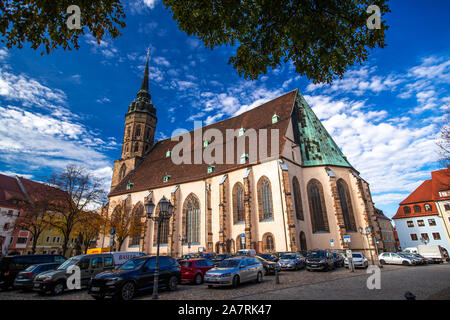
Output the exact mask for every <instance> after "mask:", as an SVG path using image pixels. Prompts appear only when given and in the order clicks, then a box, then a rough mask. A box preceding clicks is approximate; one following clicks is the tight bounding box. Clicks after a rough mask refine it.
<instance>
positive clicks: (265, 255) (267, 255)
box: [258, 253, 279, 262]
mask: <svg viewBox="0 0 450 320" xmlns="http://www.w3.org/2000/svg"><path fill="white" fill-rule="evenodd" d="M258 256H260V257H261V258H263V259H265V260H268V261H272V262H278V260H279V259H278V257H277V256H276V255H274V254H271V253H261V254H259V255H258Z"/></svg>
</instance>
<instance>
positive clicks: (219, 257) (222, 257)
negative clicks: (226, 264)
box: [216, 254, 228, 260]
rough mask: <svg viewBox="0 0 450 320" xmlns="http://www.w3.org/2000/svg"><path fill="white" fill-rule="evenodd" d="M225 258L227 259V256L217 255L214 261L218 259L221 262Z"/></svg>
mask: <svg viewBox="0 0 450 320" xmlns="http://www.w3.org/2000/svg"><path fill="white" fill-rule="evenodd" d="M227 257H228V255H227V254H218V255H217V256H216V259H218V260H223V259H226V258H227Z"/></svg>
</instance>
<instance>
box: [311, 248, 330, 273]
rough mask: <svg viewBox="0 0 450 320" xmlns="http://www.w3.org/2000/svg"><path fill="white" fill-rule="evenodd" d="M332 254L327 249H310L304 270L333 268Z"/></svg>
mask: <svg viewBox="0 0 450 320" xmlns="http://www.w3.org/2000/svg"><path fill="white" fill-rule="evenodd" d="M334 268H335V265H334V256H333V254H332V253H331V252H329V251H328V250H312V251H311V252H310V253H309V254H308V256H307V258H306V270H308V271H311V270H323V271H328V270H333V269H334Z"/></svg>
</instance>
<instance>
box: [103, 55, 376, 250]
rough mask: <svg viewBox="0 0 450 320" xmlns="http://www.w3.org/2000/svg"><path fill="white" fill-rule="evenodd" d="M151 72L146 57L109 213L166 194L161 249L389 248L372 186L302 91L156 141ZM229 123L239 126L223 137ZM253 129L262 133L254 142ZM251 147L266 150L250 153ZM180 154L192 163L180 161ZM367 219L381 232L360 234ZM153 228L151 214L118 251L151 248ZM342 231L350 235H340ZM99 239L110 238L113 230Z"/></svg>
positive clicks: (138, 209) (137, 208)
mask: <svg viewBox="0 0 450 320" xmlns="http://www.w3.org/2000/svg"><path fill="white" fill-rule="evenodd" d="M148 72H149V68H148V59H147V65H146V67H145V72H144V78H143V81H142V85H141V88H140V90H139V92H138V94H137V99H136V100H135V101H133V102H132V103H131V104H130V106H129V107H128V112H127V113H126V114H125V128H124V138H123V146H122V153H121V158H120V159H118V160H116V161H115V163H114V169H113V176H112V184H111V190H110V193H109V196H108V197H109V216H110V217H111V216H112V215H114V210H115V206H117V205H120V204H123V203H127V204H128V206H129V207H130V208H132V210H133V213H135V214H138V215H140V216H141V217H143V218H142V219H145V213H144V204H145V203H146V201H148V200H149V199H152V201H153V202H154V203H155V204H157V203H158V201H159V200H160V199H161V198H162V197H163V196H165V197H166V198H167V199H169V200H170V201H171V202H172V204H173V205H174V213H173V215H172V217H171V219H170V221H167V222H166V223H164V224H163V226H162V232H161V235H162V236H161V253H162V254H167V255H172V256H179V255H180V254H181V252H183V253H188V252H198V251H202V250H204V251H208V252H217V253H233V252H235V251H236V250H238V249H240V248H253V249H255V250H256V251H257V252H272V251H300V250H310V249H316V248H321V249H346V248H351V249H353V250H357V251H368V250H371V251H373V253H374V254H375V243H378V248H377V249H378V250H379V251H383V250H384V246H383V240H382V236H381V230H380V226H379V224H378V221H377V219H378V217H377V214H376V211H375V208H374V203H373V201H372V197H371V194H370V188H369V184H368V183H367V182H366V181H365V180H364V179H362V178H361V177H360V176H359V172H358V171H357V170H356V169H355V168H353V166H352V165H351V164H350V163H349V161H348V160H347V159H346V157H345V155H344V154H343V153H342V151H341V150H340V148H339V147H338V146H337V144H336V143H335V142H334V140H333V139H332V137H331V136H330V135H329V133H328V132H327V130H326V129H325V128H324V127H323V125H322V124H321V122H320V120H319V119H318V118H317V116H316V115H315V114H314V112H313V110H312V109H311V108H310V107H309V105H308V103H307V102H306V101H305V99H304V98H303V96H302V95H301V94H300V92H299V91H298V90H294V91H291V92H289V93H286V94H283V95H281V96H279V97H277V98H275V99H273V100H271V101H269V102H266V103H264V104H262V105H260V106H259V107H256V108H254V109H251V110H249V111H247V112H244V113H242V114H239V115H237V116H234V117H231V118H228V119H225V120H223V121H219V122H217V123H214V124H211V125H208V126H205V127H203V128H199V129H196V130H194V131H190V132H187V133H184V134H182V135H180V136H177V137H176V138H172V139H171V138H169V139H165V140H162V141H157V142H154V141H153V138H154V136H155V130H156V123H157V117H156V109H155V107H154V105H153V104H152V102H151V95H150V93H149V91H148V79H149V75H148ZM230 131H231V132H232V133H233V134H232V135H227V134H228V133H229V132H230ZM264 132H265V133H264ZM211 133H213V134H211ZM254 133H256V135H257V139H254V140H252V136H251V134H254ZM265 135H266V136H267V137H268V138H267V139H264V137H265ZM181 142H183V143H184V146H186V145H187V146H189V149H188V150H187V151H186V150H185V149H183V150H182V152H180V144H181ZM240 143H241V146H244V147H243V148H241V149H240V148H239V147H238V146H239V144H240ZM265 148H266V149H265ZM255 149H257V150H258V152H259V151H260V150H263V151H264V150H266V151H267V152H265V153H264V152H262V153H258V157H257V158H256V159H254V158H252V154H253V153H252V151H253V150H255ZM222 152H223V154H222ZM205 154H207V155H213V158H215V160H217V159H219V160H223V161H215V162H212V163H207V161H205V160H204V159H202V156H201V155H205ZM199 155H200V157H199ZM177 156H178V158H177ZM180 157H182V158H183V159H187V160H188V161H186V162H190V163H186V162H185V163H178V162H177V161H178V160H177V159H179V158H180ZM225 159H233V161H231V162H229V161H225ZM367 226H371V227H372V228H373V236H374V240H375V241H372V239H370V241H369V243H368V242H367V239H366V237H365V236H362V235H361V234H360V233H359V232H358V227H362V228H366V227H367ZM156 230H157V226H156V224H155V222H153V221H151V220H148V221H146V227H145V230H144V232H143V234H142V236H141V237H137V238H136V237H134V238H131V239H129V240H128V241H125V243H124V245H123V247H122V248H120V250H141V251H144V252H146V253H149V254H154V253H155V252H156ZM345 235H349V236H350V239H351V242H345V241H344V236H345ZM102 241H103V243H109V235H105V239H102ZM366 253H367V254H368V252H366Z"/></svg>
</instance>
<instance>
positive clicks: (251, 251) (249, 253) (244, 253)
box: [236, 249, 256, 256]
mask: <svg viewBox="0 0 450 320" xmlns="http://www.w3.org/2000/svg"><path fill="white" fill-rule="evenodd" d="M236 255H238V256H240V255H242V256H255V255H256V251H255V250H254V249H240V250H238V251H236Z"/></svg>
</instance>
